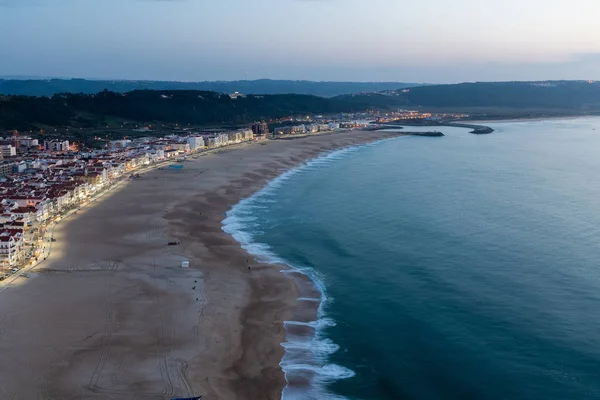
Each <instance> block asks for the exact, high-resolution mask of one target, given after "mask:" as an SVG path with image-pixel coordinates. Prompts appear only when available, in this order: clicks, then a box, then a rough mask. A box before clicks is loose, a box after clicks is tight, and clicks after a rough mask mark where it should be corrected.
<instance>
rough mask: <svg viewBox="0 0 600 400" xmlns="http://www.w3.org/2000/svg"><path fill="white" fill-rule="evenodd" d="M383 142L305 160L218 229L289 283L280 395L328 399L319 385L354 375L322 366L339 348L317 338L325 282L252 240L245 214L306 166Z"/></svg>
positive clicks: (238, 207)
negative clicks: (291, 294)
mask: <svg viewBox="0 0 600 400" xmlns="http://www.w3.org/2000/svg"><path fill="white" fill-rule="evenodd" d="M398 136H407V133H405V132H401V133H400V134H399V135H397V136H393V137H392V138H394V137H398ZM385 140H389V138H382V139H378V140H376V141H374V142H364V143H359V144H355V145H352V146H348V147H342V148H338V149H335V150H332V151H329V152H325V153H320V154H317V155H316V156H315V157H314V158H310V159H308V160H305V161H304V162H302V163H300V164H298V165H296V166H294V167H291V168H290V169H288V170H286V171H284V172H283V173H282V174H280V175H278V176H277V177H275V178H274V179H272V180H270V181H268V182H267V183H266V184H265V186H264V187H262V188H261V189H260V190H258V191H256V192H255V193H253V194H252V195H250V196H249V197H246V198H244V199H241V200H240V202H238V203H237V204H236V205H235V206H233V207H232V208H231V209H230V210H229V211H228V212H227V214H226V218H225V219H224V220H223V227H222V229H223V231H224V232H226V233H227V234H228V235H230V236H232V237H233V238H234V239H235V240H236V241H237V242H238V243H239V244H240V245H241V247H242V248H243V249H244V251H246V252H247V253H248V254H250V257H253V258H254V259H255V261H257V262H258V263H259V264H260V265H270V266H271V268H275V269H276V270H278V271H279V272H280V273H281V274H283V275H284V276H285V277H286V278H287V279H289V280H290V281H292V282H293V284H294V296H295V297H294V298H293V299H292V300H293V301H294V303H295V304H294V305H293V306H290V308H289V311H290V317H289V318H288V319H287V320H284V321H281V323H282V324H283V326H284V329H285V335H284V338H283V339H279V340H281V343H280V345H281V346H283V348H284V349H285V352H284V354H283V356H282V359H281V362H280V363H279V366H280V367H281V369H282V371H283V373H284V376H285V381H286V385H285V387H284V388H283V394H284V395H286V394H288V395H290V396H292V398H295V397H294V396H296V395H304V396H307V395H309V396H311V398H320V397H322V396H326V395H327V394H326V392H325V387H324V386H323V384H322V382H323V381H327V380H337V379H345V378H350V377H352V376H354V372H353V371H351V370H348V369H346V368H344V367H343V366H338V365H333V364H326V363H325V361H326V360H327V358H328V356H329V355H331V354H333V353H334V352H335V351H337V350H338V346H337V345H336V344H335V343H332V342H331V341H329V340H328V339H323V338H322V337H321V330H322V328H324V327H327V326H329V325H330V324H331V323H333V322H332V321H331V320H329V319H328V318H327V317H326V315H325V314H324V311H323V310H324V307H325V304H326V302H327V300H328V299H327V295H326V288H325V285H324V283H323V282H321V280H320V279H319V277H318V276H317V275H316V274H315V273H314V271H307V270H304V269H303V268H298V267H296V266H294V265H293V264H291V263H289V262H288V261H287V260H284V259H281V258H280V257H279V256H278V255H277V254H275V253H273V252H271V250H270V249H269V247H268V245H266V244H264V243H260V242H256V241H255V240H254V238H253V235H252V233H251V232H249V231H248V228H250V229H251V226H248V224H247V223H246V218H247V216H248V214H249V213H250V215H251V211H250V212H249V210H251V209H253V208H254V207H259V208H260V207H264V206H265V205H264V204H263V201H265V202H266V203H265V204H268V203H270V202H272V201H274V200H273V199H270V192H271V191H272V190H273V189H276V188H277V187H279V186H280V185H281V184H284V182H285V181H287V180H288V179H290V178H292V177H293V176H294V175H296V174H297V173H302V172H303V170H304V168H305V167H311V166H314V165H319V164H321V165H323V164H325V165H327V164H329V163H330V162H331V160H335V159H336V158H335V157H336V156H338V155H342V154H344V153H346V152H352V151H355V150H359V149H360V148H363V147H365V146H369V145H370V144H373V143H379V142H382V141H385ZM250 218H251V219H252V218H253V217H250ZM250 225H251V224H250Z"/></svg>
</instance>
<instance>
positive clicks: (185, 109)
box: [0, 90, 359, 130]
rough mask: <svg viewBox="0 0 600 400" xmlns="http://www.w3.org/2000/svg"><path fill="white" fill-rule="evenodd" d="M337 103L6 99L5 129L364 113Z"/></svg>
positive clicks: (1, 113)
mask: <svg viewBox="0 0 600 400" xmlns="http://www.w3.org/2000/svg"><path fill="white" fill-rule="evenodd" d="M358 109H359V107H357V106H353V105H349V104H347V103H345V102H343V101H340V100H335V99H325V98H322V97H316V96H308V95H294V94H291V95H267V96H247V97H243V98H242V97H239V98H237V99H232V98H231V97H230V96H228V95H224V94H220V93H216V92H204V91H185V90H176V91H150V90H136V91H133V92H129V93H115V92H109V91H103V92H100V93H98V94H71V93H66V94H58V95H54V96H52V97H51V98H46V97H32V96H10V97H6V98H4V99H3V100H0V128H4V129H19V130H30V129H40V128H43V127H66V126H71V127H77V128H92V127H98V126H104V125H107V121H108V120H115V119H116V120H123V121H136V122H139V123H171V124H182V125H187V124H192V125H216V124H218V125H225V124H228V125H231V124H233V125H236V124H246V123H248V122H251V121H255V120H268V119H271V118H282V117H287V116H289V115H298V114H309V113H310V114H312V113H336V112H344V111H354V110H358Z"/></svg>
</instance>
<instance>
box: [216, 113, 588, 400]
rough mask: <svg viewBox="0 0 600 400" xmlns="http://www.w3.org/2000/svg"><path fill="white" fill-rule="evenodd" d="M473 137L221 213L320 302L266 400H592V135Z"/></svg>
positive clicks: (397, 150) (372, 158)
mask: <svg viewBox="0 0 600 400" xmlns="http://www.w3.org/2000/svg"><path fill="white" fill-rule="evenodd" d="M490 126H492V127H493V128H495V129H496V132H494V133H493V134H491V135H481V136H477V135H472V134H469V133H468V130H466V129H460V128H440V129H439V130H441V131H442V132H443V133H445V134H446V136H445V137H443V138H426V137H400V138H397V139H390V140H385V141H381V142H377V143H374V144H369V145H365V146H360V147H354V148H349V149H343V150H340V151H336V152H334V153H330V154H327V155H324V156H323V157H320V158H318V159H315V160H312V161H310V162H308V163H307V164H306V165H304V166H302V167H300V168H298V169H295V170H292V171H290V172H288V173H286V174H284V175H283V176H281V177H279V178H278V179H276V180H275V181H273V182H271V183H270V184H269V185H268V186H267V187H266V188H265V189H264V190H262V191H261V192H259V193H257V194H256V195H255V196H253V197H251V198H249V199H246V200H244V201H242V202H241V203H240V204H238V205H237V206H236V207H234V208H233V209H232V210H231V211H230V213H229V215H228V218H227V220H226V221H225V226H224V229H225V231H227V232H229V233H232V234H233V235H234V236H235V237H236V238H237V239H238V240H239V241H240V242H241V243H242V244H243V245H244V247H245V248H247V249H248V250H249V251H250V252H252V253H253V254H255V256H256V257H257V258H259V259H261V260H264V261H270V262H279V263H286V264H288V265H289V266H291V267H292V268H294V269H296V270H300V271H302V272H303V273H305V274H306V275H308V276H309V277H310V278H311V279H312V280H313V281H314V282H315V285H317V287H318V288H319V290H320V292H321V294H322V295H321V299H320V300H321V301H322V303H321V306H320V308H319V316H318V319H316V320H315V321H312V322H309V323H306V322H302V323H300V324H304V325H308V326H310V327H311V328H314V332H315V334H314V335H311V336H306V337H299V336H294V335H290V336H289V337H288V342H287V343H284V346H285V347H286V349H287V353H286V356H285V358H284V360H283V361H282V367H283V369H284V371H285V372H286V375H287V377H288V379H289V380H290V381H292V380H294V377H295V376H305V377H309V378H310V385H308V386H304V387H301V388H295V387H292V385H290V386H289V387H288V388H287V389H286V391H285V392H284V400H290V399H363V400H367V399H369V400H370V399H373V400H384V399H385V400H404V399H406V400H454V399H482V400H484V399H490V400H504V399H510V400H520V399H522V400H532V399H559V400H570V399H577V400H580V399H600V119H598V118H584V119H569V120H546V121H532V122H503V123H491V124H490ZM406 129H407V130H414V129H415V128H406ZM317 300H318V299H317ZM301 301H306V302H311V301H313V302H314V301H316V299H312V298H311V299H302V300H301ZM294 324H295V322H294V321H290V322H288V325H287V326H290V325H294Z"/></svg>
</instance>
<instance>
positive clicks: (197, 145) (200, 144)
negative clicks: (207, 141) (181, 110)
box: [187, 136, 204, 151]
mask: <svg viewBox="0 0 600 400" xmlns="http://www.w3.org/2000/svg"><path fill="white" fill-rule="evenodd" d="M187 143H188V145H189V146H190V150H191V151H196V150H199V149H202V148H204V138H203V137H201V136H190V137H189V138H188V139H187Z"/></svg>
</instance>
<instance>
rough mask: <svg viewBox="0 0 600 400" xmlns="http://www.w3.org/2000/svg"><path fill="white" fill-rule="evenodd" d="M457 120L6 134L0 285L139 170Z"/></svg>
mask: <svg viewBox="0 0 600 400" xmlns="http://www.w3.org/2000/svg"><path fill="white" fill-rule="evenodd" d="M457 117H461V116H457V115H436V114H429V113H420V112H417V111H404V110H399V111H398V112H395V113H390V114H385V115H381V114H378V113H368V114H367V113H364V114H363V113H361V114H347V115H340V116H337V118H332V117H331V116H325V117H324V116H309V117H295V118H291V117H290V118H287V119H282V120H279V121H270V122H269V123H267V122H254V123H252V124H250V125H249V126H248V127H247V128H243V129H236V130H230V131H212V132H196V131H195V130H194V129H190V128H185V129H177V131H176V132H173V133H171V134H167V135H164V136H161V135H152V134H153V131H152V128H151V127H150V126H142V127H135V128H134V129H131V132H132V133H135V134H136V135H132V136H131V137H127V136H125V137H123V138H122V139H116V140H114V139H111V138H109V139H104V140H103V142H102V146H100V148H89V147H84V146H82V145H81V144H80V143H77V142H74V141H69V140H68V138H71V140H72V135H68V134H66V132H64V133H60V132H59V133H57V134H54V135H51V136H49V137H48V138H47V139H45V138H44V139H40V138H39V137H40V136H39V135H37V138H36V135H33V134H22V133H18V132H14V131H13V132H6V133H5V134H4V135H5V137H4V138H0V205H1V208H2V209H1V211H2V212H1V215H0V281H2V280H4V279H6V278H8V277H9V276H11V275H12V274H15V273H17V272H19V271H20V270H22V269H23V268H24V267H27V266H32V265H35V264H36V263H37V262H40V261H41V260H43V259H44V257H45V256H47V254H48V252H49V248H50V246H51V243H52V241H53V240H54V238H52V236H51V235H50V234H48V232H47V228H48V226H49V224H51V223H55V222H56V221H58V220H59V219H60V218H61V217H63V216H65V215H66V214H67V213H72V212H76V210H77V209H78V208H79V207H81V206H82V205H84V204H87V202H89V201H91V200H92V199H93V198H94V197H97V196H98V195H100V194H102V193H104V192H106V191H108V190H110V188H112V187H114V186H115V185H117V184H119V183H121V182H124V181H126V180H129V179H135V178H136V177H137V176H139V175H138V173H139V172H140V171H141V170H142V169H144V168H146V169H148V168H155V167H163V168H166V169H172V170H177V169H180V168H183V167H184V165H183V164H182V163H183V162H185V161H186V160H187V158H188V157H197V156H198V155H201V154H202V153H203V152H208V151H211V150H215V149H219V148H222V147H225V146H230V145H234V144H240V143H244V142H255V141H261V140H276V139H279V138H285V137H288V136H291V135H296V136H297V135H311V134H323V133H332V132H336V131H347V130H352V129H369V128H376V127H377V124H382V123H383V124H385V123H387V122H393V121H399V120H408V119H412V120H428V121H439V120H442V119H449V118H457ZM273 122H276V123H275V124H273ZM372 123H375V125H373V124H372ZM273 125H274V127H273V128H270V126H273ZM140 135H141V136H140ZM145 135H148V136H145Z"/></svg>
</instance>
